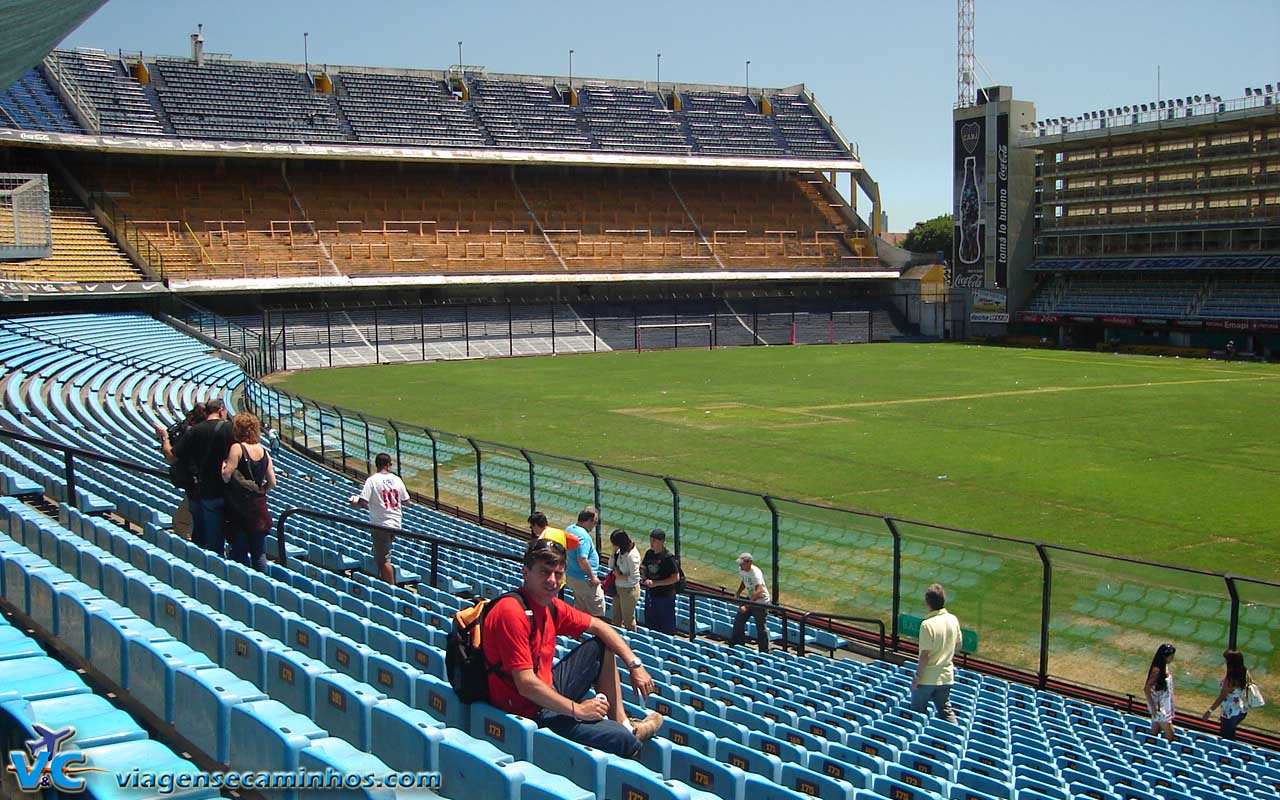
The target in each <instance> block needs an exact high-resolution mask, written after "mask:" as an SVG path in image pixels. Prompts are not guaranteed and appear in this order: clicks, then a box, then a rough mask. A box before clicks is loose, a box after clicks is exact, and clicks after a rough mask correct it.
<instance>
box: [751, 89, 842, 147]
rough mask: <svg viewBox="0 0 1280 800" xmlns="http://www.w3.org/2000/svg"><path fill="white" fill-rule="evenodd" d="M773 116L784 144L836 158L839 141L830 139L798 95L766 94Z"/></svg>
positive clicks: (815, 114)
mask: <svg viewBox="0 0 1280 800" xmlns="http://www.w3.org/2000/svg"><path fill="white" fill-rule="evenodd" d="M769 102H770V103H771V104H772V105H773V118H774V120H775V121H776V122H777V125H778V130H779V131H780V132H781V133H782V140H783V141H784V142H786V144H787V148H788V149H789V150H791V151H792V152H793V153H796V154H797V155H801V156H812V157H815V158H829V157H830V158H840V157H841V156H840V150H841V148H840V145H838V144H837V143H836V142H834V141H832V139H831V135H830V134H829V133H828V132H827V130H826V129H825V128H824V127H823V125H822V122H821V121H819V119H818V117H817V112H815V111H814V109H813V107H812V106H810V105H809V103H808V102H807V101H806V100H805V99H804V98H803V97H801V96H800V95H794V94H775V95H773V96H772V97H770V98H769Z"/></svg>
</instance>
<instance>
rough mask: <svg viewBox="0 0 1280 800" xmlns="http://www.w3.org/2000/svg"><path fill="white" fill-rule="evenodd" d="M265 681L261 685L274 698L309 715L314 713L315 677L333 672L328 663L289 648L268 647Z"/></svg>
mask: <svg viewBox="0 0 1280 800" xmlns="http://www.w3.org/2000/svg"><path fill="white" fill-rule="evenodd" d="M266 657H267V682H266V684H265V686H264V687H263V688H265V689H266V690H267V693H268V694H269V695H270V696H271V698H272V699H273V700H279V701H280V702H282V703H284V704H285V705H286V706H288V707H289V708H291V709H293V710H294V711H297V712H298V713H300V714H305V715H307V716H308V717H310V716H313V715H314V713H315V706H314V703H315V681H316V678H318V677H320V676H321V675H325V674H327V673H331V672H333V669H332V668H331V667H328V666H326V665H325V664H322V663H321V662H319V661H316V660H315V659H313V658H309V657H308V656H307V655H306V654H304V653H299V652H298V651H296V650H290V649H289V648H279V649H275V650H269V651H267V654H266Z"/></svg>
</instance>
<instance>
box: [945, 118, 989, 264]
mask: <svg viewBox="0 0 1280 800" xmlns="http://www.w3.org/2000/svg"><path fill="white" fill-rule="evenodd" d="M954 155H955V174H954V175H953V176H952V182H953V183H952V188H953V198H952V219H953V220H954V228H953V235H952V253H953V254H954V257H953V259H952V261H953V263H952V266H951V285H952V286H959V287H964V288H969V289H980V288H982V285H983V260H984V259H983V255H984V250H985V246H984V243H985V237H986V221H985V220H984V219H983V212H982V207H983V205H982V191H983V186H984V185H985V184H984V181H986V178H987V145H986V121H985V120H982V119H970V120H956V123H955V142H954Z"/></svg>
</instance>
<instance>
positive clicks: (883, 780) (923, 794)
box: [872, 775, 937, 800]
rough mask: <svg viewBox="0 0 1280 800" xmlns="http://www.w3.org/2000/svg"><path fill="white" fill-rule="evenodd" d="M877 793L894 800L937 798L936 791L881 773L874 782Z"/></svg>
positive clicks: (929, 799) (873, 785) (927, 799)
mask: <svg viewBox="0 0 1280 800" xmlns="http://www.w3.org/2000/svg"><path fill="white" fill-rule="evenodd" d="M872 788H873V789H874V790H875V793H876V794H878V795H880V796H881V797H889V798H892V799H893V800H936V797H937V795H936V794H934V792H932V791H930V790H928V789H925V788H924V787H921V786H912V785H910V784H907V783H903V782H902V781H899V780H895V779H893V778H890V777H888V776H884V775H881V776H879V777H877V778H876V779H875V781H874V782H873V784H872Z"/></svg>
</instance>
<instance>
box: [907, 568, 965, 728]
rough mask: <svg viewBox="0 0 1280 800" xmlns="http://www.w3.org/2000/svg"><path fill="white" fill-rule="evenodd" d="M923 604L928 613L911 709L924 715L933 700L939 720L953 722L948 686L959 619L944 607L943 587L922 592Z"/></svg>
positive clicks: (952, 673) (957, 646)
mask: <svg viewBox="0 0 1280 800" xmlns="http://www.w3.org/2000/svg"><path fill="white" fill-rule="evenodd" d="M924 603H925V605H926V606H928V608H929V613H928V614H926V615H925V618H924V621H923V622H921V623H920V658H919V659H918V660H917V661H916V676H915V678H914V679H913V680H912V681H911V710H912V711H920V712H923V711H924V710H925V708H927V707H928V705H929V701H930V700H932V701H933V708H934V710H935V711H937V713H938V716H939V717H941V718H942V719H944V720H946V721H947V722H955V721H956V712H955V710H954V709H952V708H951V686H952V684H954V683H955V682H956V671H955V668H954V667H953V666H952V660H953V659H954V658H955V654H956V652H957V651H958V650H959V649H960V620H958V619H956V617H955V615H954V614H952V613H951V612H950V611H948V610H947V609H946V608H945V606H946V605H947V593H946V591H945V590H944V589H943V588H942V584H938V583H935V584H932V585H930V586H929V588H928V589H925V590H924Z"/></svg>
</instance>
